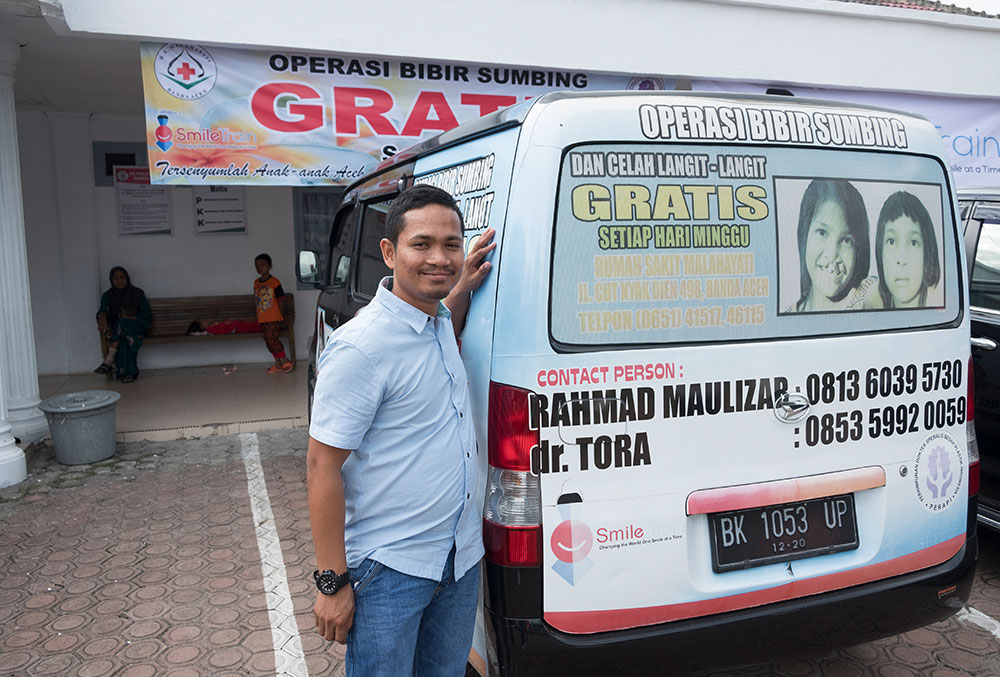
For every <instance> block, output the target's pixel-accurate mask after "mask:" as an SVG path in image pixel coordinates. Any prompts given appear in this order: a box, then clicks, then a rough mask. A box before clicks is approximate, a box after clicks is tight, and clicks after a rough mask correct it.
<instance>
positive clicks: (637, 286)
mask: <svg viewBox="0 0 1000 677" xmlns="http://www.w3.org/2000/svg"><path fill="white" fill-rule="evenodd" d="M802 114H803V115H804V114H805V113H802ZM822 115H823V116H826V117H823V118H822V119H824V120H828V119H839V118H836V114H835V113H823V114H822ZM897 122H898V121H897ZM900 124H902V123H900ZM901 133H902V132H901ZM904 137H905V134H904ZM662 149H663V146H662V145H657V144H651V143H643V144H635V143H630V144H626V143H619V144H610V143H594V144H584V145H579V146H575V147H573V148H571V149H570V150H568V151H567V153H566V155H565V156H564V158H563V162H562V168H561V171H560V178H559V186H558V194H557V205H556V217H555V235H554V244H553V251H552V275H551V282H550V293H551V299H550V306H549V308H550V312H549V321H550V333H551V336H552V338H553V339H554V341H555V342H556V343H557V344H563V345H566V346H580V347H595V348H596V347H598V346H604V345H636V346H639V345H650V344H659V345H663V344H673V343H687V342H692V341H712V342H720V341H727V340H747V339H773V338H782V337H799V336H802V337H806V336H816V335H824V334H840V333H852V332H853V333H862V332H874V331H885V330H887V329H901V328H909V327H915V326H928V325H936V324H942V323H943V322H946V321H948V320H951V319H954V318H955V317H956V316H957V313H958V312H959V309H960V306H959V300H960V299H959V289H958V288H957V286H956V285H954V283H949V282H948V280H950V279H952V277H950V276H949V275H946V273H949V274H950V273H951V272H953V271H955V270H957V268H958V262H957V261H956V260H955V258H954V255H953V246H954V236H953V232H952V229H951V228H950V227H947V228H946V225H948V226H950V224H951V223H953V219H952V215H951V212H950V205H949V204H948V202H947V200H946V198H945V196H944V193H943V190H942V186H943V185H944V181H945V178H944V177H943V174H942V167H941V166H940V165H939V164H938V163H936V162H935V161H934V160H931V159H928V158H917V157H912V158H909V157H908V158H907V162H906V163H905V164H901V163H900V162H899V161H898V158H896V159H892V158H890V157H889V156H888V154H877V153H865V154H863V155H862V154H861V153H859V152H857V151H849V150H835V151H831V150H821V149H812V150H804V149H796V148H782V147H770V148H760V147H751V146H747V147H746V148H745V149H741V148H739V147H735V146H734V147H731V148H726V149H724V150H718V151H713V152H711V153H705V152H703V151H704V146H697V145H691V146H686V147H685V146H680V147H671V148H670V150H669V151H664V150H662ZM695 151H702V152H695ZM820 156H822V157H820ZM677 158H687V159H688V161H687V162H686V163H685V162H682V163H681V169H683V171H681V172H678V168H679V166H678V160H677ZM815 163H822V164H821V166H823V167H828V168H830V172H831V174H833V175H831V176H815V174H814V172H815V167H816V166H817V164H815ZM904 166H905V167H906V172H901V171H900V170H901V168H902V167H904ZM846 167H851V168H852V170H851V171H852V174H851V175H846V176H837V175H836V171H837V170H838V169H839V170H841V171H842V170H843V168H846ZM678 173H687V174H690V176H688V177H682V178H681V179H680V180H678V177H677V176H676V175H677V174H678ZM884 177H892V180H886V179H885V178H884ZM845 313H848V314H849V317H844V314H845ZM838 315H840V317H837V316H838Z"/></svg>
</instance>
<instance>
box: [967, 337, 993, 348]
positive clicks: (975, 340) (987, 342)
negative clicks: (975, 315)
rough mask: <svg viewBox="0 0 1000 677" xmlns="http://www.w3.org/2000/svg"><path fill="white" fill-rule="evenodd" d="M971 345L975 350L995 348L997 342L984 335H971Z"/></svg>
mask: <svg viewBox="0 0 1000 677" xmlns="http://www.w3.org/2000/svg"><path fill="white" fill-rule="evenodd" d="M972 347H973V348H975V349H976V350H996V349H997V342H996V341H994V340H993V339H991V338H986V337H985V336H973V337H972Z"/></svg>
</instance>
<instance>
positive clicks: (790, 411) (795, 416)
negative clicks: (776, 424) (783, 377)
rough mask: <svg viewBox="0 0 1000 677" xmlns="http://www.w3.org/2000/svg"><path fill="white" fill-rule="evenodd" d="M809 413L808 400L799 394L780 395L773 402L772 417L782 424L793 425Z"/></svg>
mask: <svg viewBox="0 0 1000 677" xmlns="http://www.w3.org/2000/svg"><path fill="white" fill-rule="evenodd" d="M808 411H809V400H807V399H806V396H805V395H801V394H799V393H781V394H780V395H778V397H777V399H775V400H774V417H775V418H776V419H778V420H779V421H781V422H782V423H795V422H796V421H798V420H799V419H801V418H802V417H803V416H805V415H806V412H808Z"/></svg>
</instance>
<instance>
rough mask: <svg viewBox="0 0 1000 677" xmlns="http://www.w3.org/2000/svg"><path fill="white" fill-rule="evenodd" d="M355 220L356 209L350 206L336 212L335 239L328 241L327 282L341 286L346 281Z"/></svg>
mask: <svg viewBox="0 0 1000 677" xmlns="http://www.w3.org/2000/svg"><path fill="white" fill-rule="evenodd" d="M356 221H357V210H356V209H355V208H354V207H353V206H351V207H348V208H347V209H343V210H341V211H340V212H339V213H338V214H337V220H336V222H335V223H334V226H333V227H334V232H335V233H336V234H337V235H336V239H335V240H331V243H330V257H329V261H330V266H329V268H328V274H329V278H328V279H327V284H332V285H333V286H335V287H342V286H343V285H344V284H345V283H346V282H347V273H348V271H349V270H350V266H351V250H352V249H353V247H354V225H355V222H356Z"/></svg>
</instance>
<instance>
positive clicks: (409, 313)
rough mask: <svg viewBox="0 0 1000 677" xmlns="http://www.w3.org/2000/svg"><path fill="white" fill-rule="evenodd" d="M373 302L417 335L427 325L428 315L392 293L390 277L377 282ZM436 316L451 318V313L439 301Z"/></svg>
mask: <svg viewBox="0 0 1000 677" xmlns="http://www.w3.org/2000/svg"><path fill="white" fill-rule="evenodd" d="M375 300H376V301H378V302H379V303H380V304H382V307H384V308H385V309H386V310H388V311H389V312H391V313H392V314H393V315H395V316H396V317H398V318H399V319H401V320H402V321H403V322H405V323H406V324H407V325H409V326H410V328H412V329H413V331H415V332H417V333H418V334H419V333H420V332H422V331H423V330H424V327H426V326H427V325H428V324H429V322H427V320H428V318H430V315H428V314H427V313H425V312H424V311H422V310H420V309H419V308H417V307H415V306H411V305H410V304H409V303H407V302H406V301H404V300H403V299H401V298H399V297H398V296H396V295H395V294H393V293H392V276H391V275H389V276H387V277H383V278H382V281H381V282H379V285H378V290H376V292H375ZM437 316H438V317H449V318H450V317H451V311H450V310H448V307H447V306H446V305H444V303H442V302H441V301H438V307H437Z"/></svg>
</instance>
